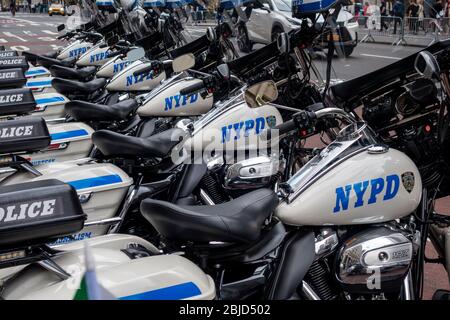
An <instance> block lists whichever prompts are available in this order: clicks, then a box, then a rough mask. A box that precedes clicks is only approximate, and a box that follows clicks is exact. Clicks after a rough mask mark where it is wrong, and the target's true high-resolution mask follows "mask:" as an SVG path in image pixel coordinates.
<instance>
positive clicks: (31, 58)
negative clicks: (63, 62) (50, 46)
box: [22, 51, 58, 65]
mask: <svg viewBox="0 0 450 320" xmlns="http://www.w3.org/2000/svg"><path fill="white" fill-rule="evenodd" d="M22 56H24V57H25V58H26V59H27V61H28V62H29V63H31V64H32V65H36V63H37V58H38V57H41V56H42V57H47V58H56V57H57V56H58V52H56V51H50V52H48V53H44V54H42V55H39V54H36V53H32V52H27V51H22Z"/></svg>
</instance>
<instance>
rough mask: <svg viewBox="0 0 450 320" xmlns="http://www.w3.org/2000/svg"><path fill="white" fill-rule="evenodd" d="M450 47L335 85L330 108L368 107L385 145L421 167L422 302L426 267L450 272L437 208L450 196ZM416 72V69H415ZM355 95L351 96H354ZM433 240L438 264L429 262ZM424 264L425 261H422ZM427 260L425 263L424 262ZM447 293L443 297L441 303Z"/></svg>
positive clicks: (407, 179) (410, 182)
mask: <svg viewBox="0 0 450 320" xmlns="http://www.w3.org/2000/svg"><path fill="white" fill-rule="evenodd" d="M449 46H450V42H449V41H442V42H437V43H435V44H433V45H431V46H429V47H427V48H425V49H423V50H421V51H420V52H419V53H417V54H414V55H411V56H409V57H406V58H404V59H402V60H399V61H398V62H396V63H393V64H391V65H388V66H386V67H385V68H382V69H380V70H376V71H374V72H371V73H369V74H367V75H364V76H361V77H359V78H355V79H352V80H349V81H346V82H343V83H341V84H337V85H334V86H332V87H331V88H330V91H329V102H328V103H329V104H330V105H331V104H334V105H336V106H339V107H342V108H345V109H346V110H348V111H350V112H351V111H353V110H354V109H355V108H357V107H362V117H363V119H364V120H365V121H366V122H367V123H368V124H369V125H370V126H371V128H372V129H373V130H374V131H375V132H376V134H377V135H378V138H379V140H380V142H382V143H383V144H385V145H387V146H389V147H391V148H396V149H397V150H400V151H402V152H404V153H405V154H407V155H408V156H409V157H410V158H411V159H412V160H413V161H414V163H415V165H416V166H417V167H418V171H419V173H420V176H421V179H422V189H423V191H422V202H421V207H420V210H419V211H418V212H416V214H415V216H414V224H416V225H417V230H419V231H420V234H419V237H420V240H421V242H420V243H419V248H420V249H419V252H418V255H419V257H420V259H419V260H418V262H417V263H414V264H413V266H414V267H415V268H416V269H417V270H418V273H417V274H416V275H415V276H414V278H413V279H414V280H415V281H416V284H415V287H414V288H413V289H414V294H415V296H416V297H417V298H420V297H421V296H422V290H423V285H422V281H423V273H424V271H423V267H424V261H425V263H441V264H443V265H444V267H445V268H446V270H447V272H449V271H450V268H449V264H448V263H449V261H450V258H449V257H450V254H449V251H448V248H449V247H448V246H446V243H448V241H449V237H450V233H449V226H450V219H449V218H448V216H446V215H443V214H440V213H439V212H437V210H436V209H435V208H434V202H435V199H439V198H442V197H445V196H447V195H448V194H449V182H448V179H449V178H448V177H449V171H448V170H449V169H448V134H447V131H448V116H447V115H446V113H447V108H448V101H449V100H448V97H449V93H450V90H449V86H448V83H449V82H448V77H449V68H450V64H449V61H450V59H449V57H450V54H449V52H450V50H449ZM413 66H415V68H414V67H413ZM350 89H351V90H350ZM415 181H417V176H416V175H411V174H410V173H408V172H406V173H404V174H402V175H401V182H402V184H403V186H404V187H405V188H407V190H409V189H411V188H413V186H414V184H415ZM427 239H429V240H431V244H432V245H433V247H434V248H435V249H436V252H437V253H438V257H439V258H438V259H429V258H428V257H426V256H425V243H426V241H427ZM421 260H422V261H421ZM423 260H424V261H423ZM444 293H445V292H444V291H437V292H436V293H435V295H434V298H436V299H439V296H443V295H445V294H444Z"/></svg>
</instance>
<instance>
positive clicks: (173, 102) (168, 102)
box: [164, 93, 198, 111]
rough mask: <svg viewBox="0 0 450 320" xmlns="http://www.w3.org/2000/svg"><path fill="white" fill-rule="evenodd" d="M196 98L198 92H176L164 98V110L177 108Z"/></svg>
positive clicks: (192, 101)
mask: <svg viewBox="0 0 450 320" xmlns="http://www.w3.org/2000/svg"><path fill="white" fill-rule="evenodd" d="M197 100H198V93H194V94H191V95H189V96H187V95H180V94H176V95H174V96H170V97H167V98H165V106H164V111H169V110H172V108H179V107H181V106H185V105H188V104H191V103H194V102H195V101H197Z"/></svg>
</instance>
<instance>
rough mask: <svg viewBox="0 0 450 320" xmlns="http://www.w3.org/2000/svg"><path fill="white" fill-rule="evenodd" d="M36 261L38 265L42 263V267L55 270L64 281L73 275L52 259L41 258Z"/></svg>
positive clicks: (51, 270)
mask: <svg viewBox="0 0 450 320" xmlns="http://www.w3.org/2000/svg"><path fill="white" fill-rule="evenodd" d="M36 263H37V264H38V265H40V266H41V267H43V268H44V269H46V270H48V271H50V272H53V273H54V274H55V275H57V276H58V277H59V278H60V279H61V280H63V281H64V280H67V279H69V278H70V277H72V275H71V274H70V273H67V272H66V270H64V269H63V268H61V267H60V266H59V265H58V264H57V263H56V262H54V261H53V260H51V259H47V260H41V261H38V262H36Z"/></svg>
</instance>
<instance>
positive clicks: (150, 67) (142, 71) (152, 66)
mask: <svg viewBox="0 0 450 320" xmlns="http://www.w3.org/2000/svg"><path fill="white" fill-rule="evenodd" d="M159 65H161V62H160V61H152V62H150V64H149V65H148V66H147V67H145V68H142V69H140V70H137V71H135V72H133V76H135V77H137V76H140V75H142V74H147V73H149V72H150V71H152V70H153V69H155V68H156V67H158V66H159Z"/></svg>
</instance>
